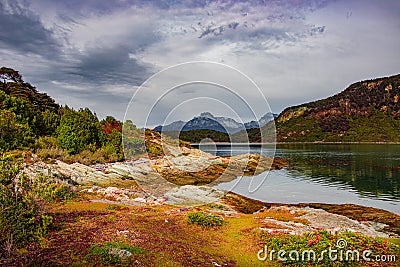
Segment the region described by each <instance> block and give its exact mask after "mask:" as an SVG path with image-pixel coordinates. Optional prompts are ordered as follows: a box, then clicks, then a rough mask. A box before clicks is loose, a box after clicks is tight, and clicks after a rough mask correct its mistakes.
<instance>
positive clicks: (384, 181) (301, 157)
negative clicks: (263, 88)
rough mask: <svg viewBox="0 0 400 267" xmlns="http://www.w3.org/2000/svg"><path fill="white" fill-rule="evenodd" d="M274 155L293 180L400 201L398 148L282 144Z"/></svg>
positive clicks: (384, 146)
mask: <svg viewBox="0 0 400 267" xmlns="http://www.w3.org/2000/svg"><path fill="white" fill-rule="evenodd" d="M276 155H277V156H282V157H285V158H287V159H288V160H289V168H288V174H289V175H290V176H292V177H301V178H303V179H310V180H312V181H314V182H317V183H322V184H325V185H328V186H335V187H338V186H339V187H343V188H348V189H355V190H357V192H358V193H359V194H360V195H361V196H367V197H377V198H380V199H388V200H393V199H396V200H400V192H399V188H400V145H364V144H362V145H361V144H340V145H337V144H335V145H323V144H315V145H314V144H312V145H311V144H292V145H287V144H285V145H279V146H278V148H277V151H276Z"/></svg>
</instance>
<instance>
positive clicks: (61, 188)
mask: <svg viewBox="0 0 400 267" xmlns="http://www.w3.org/2000/svg"><path fill="white" fill-rule="evenodd" d="M32 191H33V192H32V193H33V194H34V196H36V197H37V198H40V199H43V200H45V201H47V202H58V201H66V200H69V199H72V198H74V197H75V193H73V192H72V191H71V189H70V188H69V186H68V185H67V184H59V183H55V182H52V181H51V180H50V179H49V178H48V177H47V176H45V175H44V174H41V173H40V174H38V176H37V177H36V180H35V181H34V183H33V185H32Z"/></svg>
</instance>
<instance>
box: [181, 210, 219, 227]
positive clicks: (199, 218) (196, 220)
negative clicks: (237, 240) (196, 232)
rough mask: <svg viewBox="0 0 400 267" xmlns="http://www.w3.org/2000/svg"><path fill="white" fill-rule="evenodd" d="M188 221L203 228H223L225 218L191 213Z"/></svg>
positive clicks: (201, 212)
mask: <svg viewBox="0 0 400 267" xmlns="http://www.w3.org/2000/svg"><path fill="white" fill-rule="evenodd" d="M187 216H188V221H189V223H190V224H198V225H200V226H202V227H214V226H222V225H223V224H224V223H225V222H224V218H222V217H221V216H218V215H214V214H206V213H205V212H203V211H196V212H189V213H188V215H187Z"/></svg>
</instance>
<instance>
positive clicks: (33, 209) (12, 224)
mask: <svg viewBox="0 0 400 267" xmlns="http://www.w3.org/2000/svg"><path fill="white" fill-rule="evenodd" d="M18 172H19V166H18V165H17V166H15V163H14V162H13V161H12V159H11V158H6V157H1V158H0V256H2V255H5V256H10V255H11V253H12V251H13V250H14V249H15V248H19V247H22V246H24V245H27V244H28V243H30V242H34V241H37V240H38V239H39V238H41V237H43V235H45V234H46V233H47V228H48V227H49V225H50V224H51V222H52V218H51V216H48V215H46V214H45V213H44V211H43V210H42V209H41V206H40V205H38V203H37V202H36V200H35V198H33V197H32V195H31V194H30V191H29V190H28V189H29V183H28V179H27V178H26V177H25V176H23V175H20V176H19V177H18V176H17V175H18Z"/></svg>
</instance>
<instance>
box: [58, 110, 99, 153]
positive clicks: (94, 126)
mask: <svg viewBox="0 0 400 267" xmlns="http://www.w3.org/2000/svg"><path fill="white" fill-rule="evenodd" d="M98 125H99V120H98V119H97V116H96V115H95V114H93V113H92V112H91V111H90V110H89V109H88V108H85V109H80V110H78V111H75V110H73V109H70V108H68V107H66V108H64V109H63V115H62V116H61V121H60V125H59V126H58V127H57V134H58V142H59V144H60V146H61V148H63V149H66V150H67V151H68V152H69V153H71V154H76V153H79V152H81V151H83V150H85V149H87V148H88V147H89V146H92V147H93V146H94V147H100V130H99V127H98Z"/></svg>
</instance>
